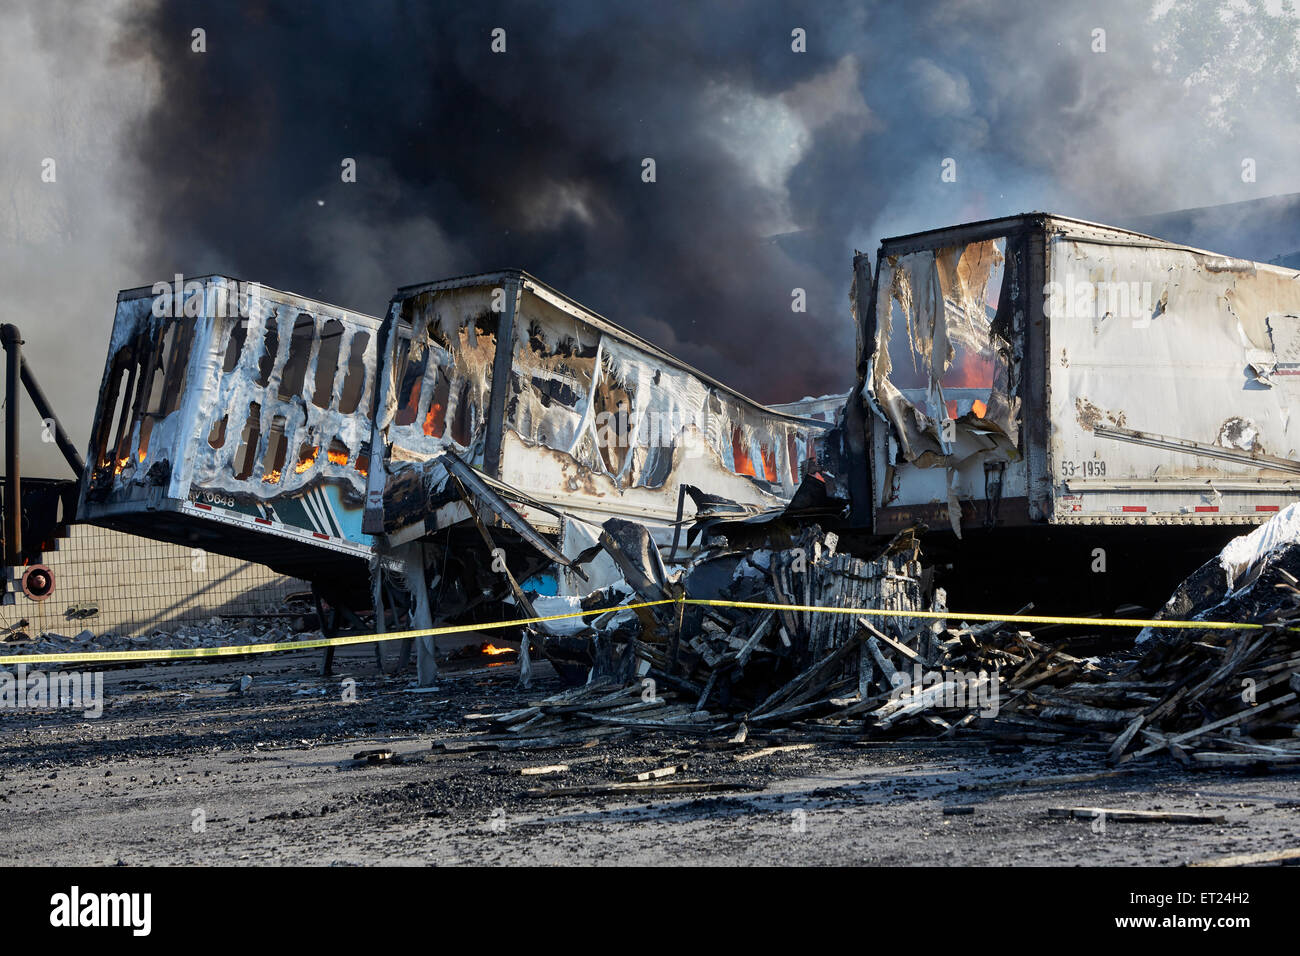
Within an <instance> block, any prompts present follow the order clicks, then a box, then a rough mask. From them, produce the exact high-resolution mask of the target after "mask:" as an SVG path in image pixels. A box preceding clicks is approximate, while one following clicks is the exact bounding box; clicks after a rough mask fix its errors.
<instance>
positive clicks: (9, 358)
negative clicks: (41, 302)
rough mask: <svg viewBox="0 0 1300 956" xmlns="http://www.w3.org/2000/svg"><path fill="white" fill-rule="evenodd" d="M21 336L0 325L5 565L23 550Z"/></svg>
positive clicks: (14, 564) (10, 564)
mask: <svg viewBox="0 0 1300 956" xmlns="http://www.w3.org/2000/svg"><path fill="white" fill-rule="evenodd" d="M22 344H23V340H22V337H21V336H20V335H19V334H18V328H17V326H13V325H3V326H0V345H3V346H4V350H5V526H4V534H5V566H6V567H10V568H14V567H18V566H19V565H20V564H21V563H22V561H21V556H22V551H23V500H22V489H21V487H20V483H19V479H18V417H19V413H20V409H19V407H18V382H19V380H20V379H21V377H22V372H21V369H22V362H23V353H22Z"/></svg>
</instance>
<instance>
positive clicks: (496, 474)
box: [483, 276, 523, 478]
mask: <svg viewBox="0 0 1300 956" xmlns="http://www.w3.org/2000/svg"><path fill="white" fill-rule="evenodd" d="M502 286H503V291H504V294H505V302H504V305H505V311H503V312H501V313H500V321H499V322H498V324H497V354H496V361H494V362H493V363H492V394H491V396H490V397H489V399H488V412H487V437H486V438H485V439H484V441H483V473H484V474H485V475H487V476H488V477H489V478H500V477H501V436H502V433H503V431H504V429H505V421H504V419H505V414H506V395H507V394H509V392H510V369H511V368H512V367H513V365H514V361H515V308H516V306H517V304H518V302H519V299H520V293H521V291H522V290H523V277H522V276H511V277H510V278H508V279H506V280H505V282H503V283H502Z"/></svg>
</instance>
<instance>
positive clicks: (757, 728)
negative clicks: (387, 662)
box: [474, 523, 1300, 767]
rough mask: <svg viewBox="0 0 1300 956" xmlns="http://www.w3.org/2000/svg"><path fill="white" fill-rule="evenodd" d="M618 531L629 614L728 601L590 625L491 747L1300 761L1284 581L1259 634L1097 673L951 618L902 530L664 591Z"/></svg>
mask: <svg viewBox="0 0 1300 956" xmlns="http://www.w3.org/2000/svg"><path fill="white" fill-rule="evenodd" d="M608 527H609V526H608V525H607V529H608ZM615 530H616V532H617V533H616V534H611V535H610V536H609V537H608V538H607V539H606V540H605V541H604V542H603V543H604V544H605V546H606V548H607V549H608V550H610V551H611V554H613V555H614V556H615V559H616V560H617V561H618V562H619V563H620V565H621V566H622V567H623V568H624V570H625V571H626V572H627V581H628V583H629V585H631V587H632V588H633V589H635V591H636V593H635V594H633V595H630V596H629V597H628V598H627V602H628V603H631V602H635V601H638V600H657V599H662V598H664V597H675V596H682V597H686V598H690V599H701V598H702V599H705V600H709V601H715V602H718V603H717V604H712V605H707V606H702V605H697V604H684V603H674V604H669V605H663V606H659V607H655V608H643V609H640V610H638V611H637V612H636V613H635V614H633V613H632V612H630V611H628V612H623V613H621V614H611V615H606V616H605V618H604V619H605V620H607V621H609V622H611V624H610V625H609V626H608V627H604V628H602V627H600V626H599V623H598V624H597V626H595V627H594V628H593V633H594V636H593V643H594V646H595V647H596V648H597V650H596V652H595V654H594V657H595V665H594V666H593V667H592V669H591V676H590V678H589V682H588V683H587V685H585V686H583V687H577V688H573V689H570V690H567V691H565V692H563V693H561V694H558V695H555V696H553V697H549V698H546V699H543V700H539V701H537V702H535V703H534V704H533V705H531V706H529V707H526V708H522V709H519V710H514V711H510V712H506V713H500V714H488V715H474V717H475V718H476V719H478V720H481V721H486V726H485V730H486V731H487V734H486V735H485V738H484V739H485V741H487V742H489V743H491V744H492V745H493V746H498V745H501V746H505V747H510V741H512V740H517V741H523V740H531V741H534V742H535V743H536V744H537V745H542V746H544V745H546V742H547V741H550V740H559V741H564V740H572V739H577V738H580V737H582V735H584V734H587V735H591V734H593V733H595V734H597V735H608V734H613V733H645V732H664V733H678V734H682V733H685V734H692V735H696V736H708V735H719V736H725V738H726V739H729V740H735V739H740V740H743V739H744V737H745V735H746V734H749V733H755V734H762V735H770V734H772V733H773V732H775V731H776V730H777V729H780V730H781V732H782V733H789V732H796V733H803V734H807V735H809V736H810V737H811V738H812V739H823V738H831V739H857V740H861V739H868V738H879V739H897V738H903V737H909V738H915V737H923V738H928V739H934V738H951V737H953V736H954V735H957V734H959V733H960V734H961V735H962V736H963V737H973V738H976V739H988V740H989V741H1008V742H1031V743H1055V742H1060V743H1069V744H1073V745H1083V746H1087V747H1091V748H1096V749H1104V750H1107V751H1109V753H1110V755H1111V758H1112V760H1114V761H1117V762H1123V761H1128V760H1133V759H1136V758H1141V757H1148V756H1151V755H1155V754H1158V753H1160V752H1163V751H1167V752H1168V753H1169V754H1171V755H1172V756H1173V757H1174V758H1175V759H1176V760H1178V761H1180V762H1182V763H1183V764H1185V765H1188V766H1201V767H1223V766H1253V765H1260V764H1266V765H1271V766H1277V767H1283V766H1288V765H1292V764H1296V765H1300V736H1298V733H1300V730H1298V728H1297V719H1298V718H1300V699H1298V694H1300V583H1298V582H1297V581H1296V579H1295V578H1294V577H1292V576H1291V575H1290V574H1289V573H1288V572H1286V571H1285V569H1283V568H1277V569H1273V571H1272V572H1271V573H1270V574H1269V575H1268V576H1265V577H1261V578H1260V583H1259V584H1258V585H1257V586H1256V587H1257V589H1262V588H1264V587H1265V586H1267V593H1263V592H1262V591H1261V592H1260V593H1256V594H1254V595H1253V596H1252V597H1251V603H1250V604H1249V610H1250V613H1251V614H1253V616H1254V621H1253V622H1252V623H1255V624H1256V625H1258V626H1254V627H1249V626H1246V627H1240V628H1233V629H1224V630H1209V629H1190V628H1176V629H1175V628H1169V629H1166V630H1164V631H1162V632H1161V635H1162V636H1161V637H1160V639H1158V640H1152V641H1149V642H1147V643H1146V644H1142V645H1139V646H1137V647H1136V648H1135V649H1134V650H1132V651H1130V652H1128V653H1126V654H1122V655H1116V656H1112V657H1108V658H1096V657H1086V656H1083V655H1082V654H1072V653H1071V652H1070V651H1071V647H1072V646H1076V645H1081V646H1089V645H1090V644H1093V643H1095V635H1084V636H1082V637H1073V638H1071V637H1057V638H1056V639H1054V640H1049V639H1046V635H1047V634H1049V633H1053V628H1051V627H1044V628H1042V629H1041V630H1039V631H1038V632H1037V633H1035V631H1034V630H1027V629H1023V628H1022V627H1020V626H1019V625H1017V624H1016V623H1015V622H1014V621H1012V622H999V621H992V622H986V623H979V624H975V625H969V624H965V623H956V622H953V621H952V620H951V617H950V615H949V612H948V611H946V609H945V607H944V602H945V597H944V594H943V592H942V590H940V589H934V588H932V587H931V583H930V581H929V579H928V576H927V574H926V572H925V571H924V570H923V568H922V565H921V563H920V560H919V555H918V551H917V548H916V545H915V541H914V539H912V538H911V537H910V536H907V535H904V536H900V538H898V539H896V540H895V541H894V542H892V543H891V545H890V546H889V547H887V548H886V549H885V550H884V551H883V552H882V553H881V554H880V555H879V556H878V557H877V558H876V559H874V560H870V561H868V560H863V559H861V558H857V557H854V556H852V555H847V554H842V553H837V549H836V545H837V541H836V538H835V535H833V534H824V533H823V532H822V531H821V529H820V528H818V527H816V526H815V525H814V526H810V527H808V528H807V529H805V530H803V531H801V532H800V533H799V534H797V535H796V536H795V537H794V538H793V539H792V540H787V542H786V543H787V544H789V546H788V547H784V548H742V549H733V548H729V547H728V546H727V544H726V542H725V540H722V539H717V540H715V541H714V542H712V544H711V547H710V548H708V549H706V550H705V551H703V552H702V553H701V554H700V555H699V556H698V557H697V558H696V559H695V560H694V561H693V562H692V563H691V564H690V565H689V566H688V567H687V569H686V570H685V571H684V572H683V573H682V574H680V575H679V576H675V577H669V576H668V575H667V574H666V572H665V571H664V569H663V567H662V566H661V565H658V564H657V563H656V561H655V556H654V548H653V546H652V545H650V543H649V542H648V539H647V538H646V536H644V535H643V534H642V533H641V531H640V529H638V528H637V527H636V526H634V525H631V523H624V525H623V526H620V527H619V528H617V529H615ZM647 556H648V557H647ZM1295 559H1296V560H1297V562H1300V549H1298V550H1297V551H1296V554H1295ZM737 604H740V605H753V604H758V605H768V606H767V607H745V606H740V607H737V606H735V605H737ZM814 607H815V608H822V609H826V610H808V609H807V608H814ZM1243 607H1244V605H1243V604H1242V603H1241V600H1240V599H1239V600H1238V601H1237V602H1236V603H1235V604H1234V606H1233V607H1232V608H1231V610H1232V611H1233V613H1241V612H1242V609H1243ZM855 608H857V609H863V608H869V609H871V612H872V613H859V612H857V611H853V610H852V609H855ZM922 608H924V609H925V610H924V611H921V609H922ZM1028 610H1030V608H1029V607H1026V608H1024V609H1022V612H1024V611H1028ZM1013 617H1014V615H1013ZM1235 619H1236V620H1241V618H1235ZM615 622H616V623H615ZM1055 633H1056V634H1060V633H1062V632H1061V631H1060V629H1059V628H1056V629H1055Z"/></svg>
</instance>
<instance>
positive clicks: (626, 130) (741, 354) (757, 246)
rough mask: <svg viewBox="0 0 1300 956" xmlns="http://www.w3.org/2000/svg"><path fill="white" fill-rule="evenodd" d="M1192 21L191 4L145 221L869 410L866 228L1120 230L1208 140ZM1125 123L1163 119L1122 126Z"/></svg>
mask: <svg viewBox="0 0 1300 956" xmlns="http://www.w3.org/2000/svg"><path fill="white" fill-rule="evenodd" d="M1185 19H1186V18H1184V20H1183V21H1169V22H1165V23H1163V24H1158V25H1156V24H1153V22H1152V21H1151V20H1150V18H1149V17H1148V11H1147V10H1145V9H1142V8H1141V7H1140V6H1138V5H1133V4H1125V5H1115V6H1112V7H1111V8H1110V9H1109V11H1106V10H1102V11H1096V10H1093V11H1080V10H1079V6H1078V5H1075V4H1068V5H1060V6H1058V7H1053V6H1052V5H1046V6H1043V5H1036V4H1035V5H1028V6H1024V5H1016V4H967V3H943V4H929V5H927V4H920V5H919V7H918V5H913V4H895V3H888V4H886V3H880V4H862V3H825V4H816V5H811V6H806V7H805V8H804V9H799V8H798V7H795V6H790V7H786V6H783V5H780V4H773V3H767V2H764V3H757V2H755V3H744V2H736V3H715V4H698V3H659V2H656V3H635V4H633V3H625V4H596V3H592V4H588V3H567V4H554V5H552V4H537V3H505V4H481V3H473V4H465V3H446V4H425V3H409V4H400V3H397V4H387V3H377V4H371V3H357V2H355V0H342V2H326V3H312V4H295V3H250V4H242V5H239V4H229V5H225V4H222V5H211V4H203V3H167V4H163V5H161V6H160V7H159V8H158V9H157V11H156V12H155V13H154V14H152V15H150V16H147V17H144V18H143V19H142V20H141V21H140V23H139V28H138V38H139V42H142V43H146V44H149V45H150V47H151V48H152V49H153V50H154V51H155V55H156V56H158V62H159V63H160V66H161V69H162V81H163V87H162V96H161V98H160V100H159V102H158V104H157V106H156V108H155V109H154V110H153V111H152V112H151V113H150V114H149V115H148V118H147V121H146V122H145V123H144V124H143V126H142V127H141V128H140V129H139V131H138V137H137V139H136V148H137V150H138V155H139V157H140V159H141V160H142V161H143V163H144V167H145V178H144V179H143V180H142V182H141V186H142V187H143V188H142V192H141V199H142V202H141V212H142V226H143V227H144V228H148V229H153V230H157V235H158V236H159V238H160V240H161V245H162V247H163V248H165V250H166V254H167V258H168V262H167V263H166V264H167V266H168V269H167V270H165V271H170V269H171V267H173V266H174V268H175V269H176V270H177V271H183V272H187V273H191V274H193V273H195V272H202V271H209V270H223V271H225V270H230V271H234V272H236V273H239V274H241V275H246V276H249V277H255V278H259V279H261V280H262V281H264V282H266V283H268V284H271V285H280V286H283V287H286V288H289V289H291V290H294V291H300V292H303V293H306V294H309V295H314V296H317V297H321V298H324V299H327V300H333V301H338V302H339V303H341V304H344V305H348V306H351V307H354V308H358V309H362V310H365V311H371V312H377V311H379V310H381V309H382V308H383V305H384V303H385V302H386V300H387V297H388V295H389V294H390V293H391V291H392V289H393V288H394V287H395V286H397V285H399V284H404V283H410V282H417V281H424V280H428V279H433V278H440V277H445V276H449V275H456V274H460V273H465V272H476V271H486V270H491V269H496V268H501V267H505V266H518V267H522V268H525V269H528V270H529V271H531V272H533V273H534V274H536V275H537V276H539V277H540V278H542V279H543V280H545V281H548V282H550V283H551V284H553V285H555V286H557V287H559V288H560V289H561V290H563V291H565V292H568V293H569V294H571V295H573V296H574V297H575V298H577V299H579V300H580V301H583V302H584V303H586V304H588V305H589V306H591V307H593V308H595V309H597V310H598V311H601V312H603V313H604V314H606V315H607V316H609V317H610V318H612V319H614V320H615V321H617V322H621V323H623V324H625V325H627V326H629V327H630V328H632V329H633V330H635V331H637V332H640V333H642V334H644V335H646V336H647V337H649V338H651V339H652V340H655V341H658V342H660V343H662V344H663V345H665V346H666V347H668V348H670V349H672V350H675V351H677V352H678V353H679V354H681V355H682V356H683V357H684V358H686V359H687V360H689V361H692V362H694V363H696V364H697V365H699V366H701V367H703V368H704V369H706V370H707V371H710V372H712V373H714V374H716V375H717V376H718V377H720V378H722V379H723V380H725V381H728V382H730V383H732V384H734V385H736V386H737V387H739V388H741V389H742V390H744V391H747V392H749V393H751V394H753V395H754V396H755V397H757V398H760V399H761V400H766V401H782V400H790V399H793V398H796V397H798V396H800V395H803V394H806V393H810V394H824V393H827V392H831V391H835V390H839V389H843V388H845V387H847V386H848V385H849V384H850V377H851V372H850V369H851V368H852V361H851V354H850V352H851V349H852V343H853V331H852V328H851V325H850V323H849V321H848V317H847V303H846V294H847V289H848V280H849V273H850V261H851V254H852V248H853V246H854V245H855V244H856V245H861V246H862V247H863V248H866V249H868V250H870V251H874V249H875V243H876V241H877V240H878V239H879V238H880V236H879V235H878V234H877V235H873V234H871V232H870V231H869V230H870V229H871V228H873V227H876V226H877V225H880V226H882V227H883V226H889V227H893V226H895V225H896V227H897V228H898V229H899V230H904V231H907V230H912V229H917V228H922V227H929V226H934V225H942V224H945V223H952V222H959V221H962V220H964V219H973V218H980V217H982V216H987V215H993V214H996V213H1001V212H1014V211H1019V210H1018V209H1017V206H1018V205H1021V204H1023V207H1024V208H1043V207H1045V206H1049V205H1050V206H1052V207H1054V209H1055V211H1060V212H1065V213H1073V214H1080V215H1097V214H1099V213H1100V212H1101V211H1104V210H1106V209H1107V208H1114V207H1115V206H1116V205H1117V203H1116V200H1120V201H1121V202H1122V197H1119V196H1115V195H1114V194H1113V191H1112V190H1113V187H1111V184H1113V183H1114V181H1115V180H1116V179H1120V180H1124V179H1125V178H1127V180H1128V181H1129V183H1130V188H1135V189H1140V188H1142V187H1143V186H1144V185H1146V184H1147V182H1148V180H1149V179H1150V178H1151V177H1152V176H1153V175H1156V176H1158V175H1159V174H1160V172H1159V171H1158V170H1157V171H1153V170H1151V169H1150V168H1149V165H1150V154H1149V151H1148V152H1145V153H1140V152H1138V151H1136V150H1135V149H1133V147H1134V146H1135V145H1136V144H1138V143H1140V142H1141V137H1142V135H1159V133H1160V130H1161V128H1162V127H1164V126H1167V125H1170V124H1174V125H1178V126H1181V127H1182V129H1181V130H1180V133H1179V135H1180V136H1182V137H1183V138H1184V140H1185V142H1184V148H1185V149H1186V148H1198V147H1203V146H1204V143H1201V142H1199V140H1202V139H1204V130H1203V129H1194V130H1190V131H1189V130H1188V129H1187V128H1186V127H1187V125H1188V124H1186V123H1185V122H1184V120H1183V118H1179V117H1175V116H1173V115H1171V112H1170V111H1171V108H1172V107H1173V106H1174V105H1175V104H1176V103H1177V100H1178V98H1179V97H1184V98H1185V93H1184V92H1183V90H1182V88H1181V86H1180V84H1179V83H1178V82H1177V81H1176V78H1175V77H1168V78H1167V79H1162V76H1161V72H1160V67H1161V64H1160V62H1159V59H1160V58H1159V56H1158V55H1157V52H1156V45H1157V42H1158V41H1159V39H1160V38H1161V37H1166V38H1168V37H1170V36H1173V34H1174V33H1175V32H1176V31H1174V29H1173V27H1171V23H1174V24H1175V25H1178V24H1183V23H1185ZM1096 27H1101V28H1102V29H1104V30H1105V31H1106V37H1105V49H1104V50H1101V51H1098V50H1096V49H1095V47H1096V37H1095V34H1094V32H1093V31H1094V29H1095V28H1096ZM195 28H202V29H203V30H204V31H205V33H206V37H205V40H206V47H207V52H206V53H203V54H196V53H193V52H191V51H190V45H191V34H192V30H194V29H195ZM497 28H500V29H503V30H504V31H505V45H506V48H505V52H504V53H494V52H493V50H492V33H493V31H494V30H495V29H497ZM796 29H802V30H803V31H804V33H805V36H806V40H805V44H804V45H805V47H806V52H796V51H795V50H794V49H793V48H792V47H793V45H794V43H795V41H794V38H793V37H792V32H793V31H795V30H796ZM1176 39H1177V38H1176V37H1175V40H1176ZM161 50H166V51H168V52H167V54H166V55H158V53H159V51H161ZM1180 52H1182V51H1181V49H1180V48H1179V47H1177V46H1174V47H1171V48H1170V50H1169V51H1167V52H1166V54H1165V60H1166V61H1167V62H1166V64H1165V65H1166V66H1167V65H1168V64H1169V62H1171V61H1173V60H1174V59H1175V58H1176V56H1177V55H1178V54H1179V53H1180ZM1134 98H1137V99H1136V101H1135V99H1134ZM1144 103H1145V108H1143V107H1144ZM1184 105H1185V104H1184ZM1135 107H1136V108H1135ZM1126 117H1128V118H1129V119H1130V121H1132V122H1144V123H1145V124H1146V125H1145V127H1144V128H1140V129H1130V130H1124V129H1123V128H1116V126H1117V125H1119V124H1122V123H1123V122H1124V120H1125V118H1126ZM1189 135H1195V136H1196V138H1197V140H1198V142H1187V141H1186V138H1187V137H1188V136H1189ZM1108 143H1111V144H1113V145H1114V147H1115V149H1116V152H1115V153H1114V154H1112V155H1110V156H1107V157H1106V158H1107V160H1108V161H1109V164H1110V166H1111V168H1110V169H1108V170H1105V171H1101V170H1097V169H1096V168H1095V163H1096V161H1097V157H1098V155H1105V147H1106V145H1107V144H1108ZM1155 152H1156V153H1157V154H1161V153H1162V152H1163V151H1161V150H1159V149H1157V150H1155ZM1173 155H1177V154H1176V153H1175V154H1173ZM345 157H353V158H355V159H356V160H357V166H358V173H357V182H356V183H355V184H345V183H343V182H341V179H340V162H341V161H342V160H343V159H344V158H345ZM647 157H649V158H653V159H654V161H655V164H656V173H657V181H656V182H654V183H645V182H643V181H642V175H641V174H642V163H643V160H644V159H645V158H647ZM947 157H952V158H954V159H955V160H956V162H957V170H958V180H957V182H956V183H944V182H942V181H941V177H940V172H941V163H942V162H943V160H944V159H945V158H947ZM1085 163H1086V164H1093V168H1089V167H1088V166H1085ZM1126 166H1132V167H1135V169H1133V170H1132V171H1128V172H1127V174H1126V170H1125V167H1126ZM1235 173H1236V171H1235V169H1232V168H1231V167H1228V168H1226V169H1225V172H1224V175H1225V177H1232V176H1234V175H1235ZM1098 187H1101V188H1104V189H1107V191H1108V192H1111V193H1112V194H1111V195H1096V194H1095V193H1093V192H1090V190H1095V189H1096V188H1098ZM321 203H323V205H321ZM1062 207H1064V208H1062ZM1156 208H1159V207H1156ZM796 288H798V289H804V290H805V293H806V297H807V307H808V311H807V312H806V313H803V314H800V313H795V312H793V311H792V309H791V302H792V295H793V290H794V289H796Z"/></svg>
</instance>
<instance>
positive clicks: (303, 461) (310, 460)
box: [293, 445, 320, 475]
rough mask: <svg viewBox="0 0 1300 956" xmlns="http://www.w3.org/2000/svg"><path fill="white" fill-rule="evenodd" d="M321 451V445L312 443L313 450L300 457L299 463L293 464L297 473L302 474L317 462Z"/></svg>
mask: <svg viewBox="0 0 1300 956" xmlns="http://www.w3.org/2000/svg"><path fill="white" fill-rule="evenodd" d="M319 453H320V446H319V445H312V448H311V452H310V453H308V454H306V455H304V456H303V457H301V458H299V459H298V464H296V465H294V466H293V472H294V474H295V475H301V474H302V473H303V472H304V471H306V470H307V469H308V468H310V467H311V466H312V465H314V464H316V456H317V455H318V454H319Z"/></svg>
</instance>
